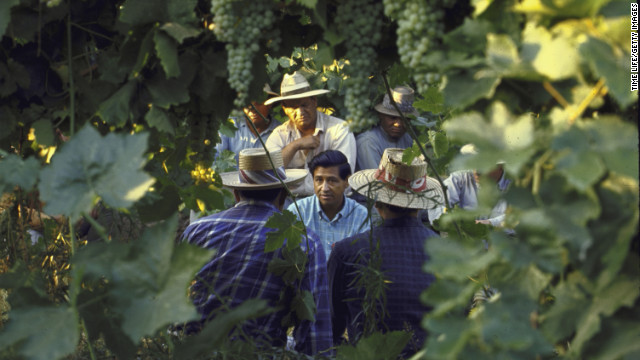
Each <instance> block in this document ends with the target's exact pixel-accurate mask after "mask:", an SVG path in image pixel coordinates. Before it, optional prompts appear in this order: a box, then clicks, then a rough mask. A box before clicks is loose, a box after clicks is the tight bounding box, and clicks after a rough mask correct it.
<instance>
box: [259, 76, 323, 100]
mask: <svg viewBox="0 0 640 360" xmlns="http://www.w3.org/2000/svg"><path fill="white" fill-rule="evenodd" d="M328 92H329V90H326V89H318V90H312V89H311V85H309V82H308V81H307V79H306V78H305V77H304V75H302V74H301V73H299V72H297V71H296V72H294V73H293V74H291V75H289V74H284V77H283V78H282V84H280V96H276V97H273V98H271V99H269V100H267V101H265V102H264V104H265V105H269V104H273V103H274V102H276V101H281V100H289V99H300V98H304V97H309V96H316V95H320V94H326V93H328Z"/></svg>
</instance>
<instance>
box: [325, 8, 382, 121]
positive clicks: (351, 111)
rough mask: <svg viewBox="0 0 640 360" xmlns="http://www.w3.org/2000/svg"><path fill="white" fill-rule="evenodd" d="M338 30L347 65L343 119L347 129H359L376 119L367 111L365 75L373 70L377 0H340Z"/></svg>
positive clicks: (379, 12) (379, 25)
mask: <svg viewBox="0 0 640 360" xmlns="http://www.w3.org/2000/svg"><path fill="white" fill-rule="evenodd" d="M335 21H336V24H338V27H339V29H340V31H341V32H342V34H346V35H347V38H346V46H347V49H348V50H347V54H346V58H347V59H349V63H350V65H349V66H348V67H346V69H345V72H346V73H347V75H349V78H348V79H347V80H346V81H345V106H346V108H347V111H348V115H347V116H346V118H347V119H346V120H347V122H348V123H349V126H350V128H351V131H354V132H359V131H362V130H364V129H366V128H368V127H370V126H372V125H374V124H375V123H376V122H377V119H376V118H375V117H371V116H369V115H368V109H369V108H370V105H371V104H370V100H369V88H370V86H369V77H370V76H371V75H372V74H373V73H374V72H375V58H376V51H375V46H376V45H377V44H378V43H379V42H380V39H381V34H380V31H381V28H382V4H381V3H380V2H378V1H371V0H355V1H344V2H342V3H340V5H339V6H338V9H337V14H336V18H335Z"/></svg>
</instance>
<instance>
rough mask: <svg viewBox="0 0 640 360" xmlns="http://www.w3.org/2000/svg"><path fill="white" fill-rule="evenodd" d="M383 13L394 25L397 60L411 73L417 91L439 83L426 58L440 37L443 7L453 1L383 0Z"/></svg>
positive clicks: (441, 34)
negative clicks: (398, 58) (395, 29)
mask: <svg viewBox="0 0 640 360" xmlns="http://www.w3.org/2000/svg"><path fill="white" fill-rule="evenodd" d="M383 3H384V12H385V14H386V15H387V16H388V17H390V18H392V19H396V20H397V22H398V30H397V36H398V38H397V45H398V55H400V61H401V62H402V63H403V64H404V65H405V66H406V67H408V68H411V69H413V70H414V74H413V78H414V80H415V82H416V84H417V87H418V92H420V93H423V92H425V91H426V90H427V88H428V86H429V84H433V83H437V82H439V81H440V74H439V73H437V72H435V71H434V70H435V69H434V67H433V65H431V64H429V63H428V60H427V57H426V55H427V54H428V52H429V50H432V49H433V48H434V47H435V46H437V44H438V42H439V40H440V39H441V38H442V36H443V34H444V24H443V20H444V15H445V14H444V10H443V6H452V5H453V3H455V0H404V1H395V0H384V1H383Z"/></svg>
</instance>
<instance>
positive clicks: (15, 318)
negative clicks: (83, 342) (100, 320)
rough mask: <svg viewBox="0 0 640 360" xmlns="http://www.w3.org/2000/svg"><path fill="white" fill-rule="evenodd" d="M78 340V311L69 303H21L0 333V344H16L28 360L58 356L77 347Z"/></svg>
mask: <svg viewBox="0 0 640 360" xmlns="http://www.w3.org/2000/svg"><path fill="white" fill-rule="evenodd" d="M79 340H80V329H79V327H78V317H77V313H76V312H75V311H73V309H72V308H71V307H70V306H67V305H60V306H53V305H50V306H37V305H30V306H21V307H19V308H16V309H13V310H12V311H11V320H10V322H9V323H8V324H7V325H6V327H5V328H4V330H3V331H2V333H0V348H6V347H8V346H10V345H13V344H16V343H18V345H17V350H18V352H19V353H20V354H21V355H22V356H24V357H25V358H27V359H30V360H49V359H59V358H61V357H63V356H65V355H68V354H70V353H72V352H73V351H74V350H76V346H77V345H78V341H79Z"/></svg>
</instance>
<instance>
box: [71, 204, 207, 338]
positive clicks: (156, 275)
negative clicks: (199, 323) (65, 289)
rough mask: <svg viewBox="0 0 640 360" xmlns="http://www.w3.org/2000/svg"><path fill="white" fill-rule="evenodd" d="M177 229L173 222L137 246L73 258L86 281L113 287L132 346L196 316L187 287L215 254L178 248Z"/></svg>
mask: <svg viewBox="0 0 640 360" xmlns="http://www.w3.org/2000/svg"><path fill="white" fill-rule="evenodd" d="M176 228H177V217H176V216H173V217H171V218H170V219H169V220H168V221H165V222H163V223H160V224H157V225H155V226H153V227H151V228H148V229H147V230H145V232H144V233H143V235H142V238H141V239H139V240H137V241H135V242H132V243H129V244H120V243H112V244H91V245H90V246H86V247H84V248H81V249H79V251H78V253H77V255H76V257H74V259H75V264H76V267H75V269H76V271H80V274H82V275H83V276H85V277H86V278H87V279H97V278H100V277H102V276H104V277H105V278H106V279H107V280H108V281H109V284H110V286H111V290H110V291H109V293H108V297H109V299H110V301H109V303H110V304H113V305H112V308H111V309H110V311H111V312H112V314H113V315H114V316H115V317H116V318H118V319H120V321H121V322H122V323H121V331H122V332H123V333H124V334H126V335H127V336H128V337H129V339H131V340H132V341H133V342H134V343H137V342H138V341H139V340H140V338H142V337H143V336H146V335H151V334H153V333H154V332H155V331H157V330H158V329H159V328H160V327H162V326H166V325H168V324H171V323H174V322H184V321H189V320H193V319H194V318H195V317H196V316H197V314H196V311H195V308H194V307H193V305H192V304H191V301H190V300H189V298H188V294H187V286H188V285H189V283H190V281H191V280H193V278H194V275H195V273H196V272H197V271H198V270H200V268H201V267H202V265H203V264H204V263H205V262H207V261H208V260H209V259H210V258H211V252H210V251H207V250H204V249H201V248H198V247H196V246H192V245H189V244H186V243H182V244H180V245H178V246H176V245H174V241H175V240H174V238H175V232H176ZM98 254H99V256H98Z"/></svg>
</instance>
